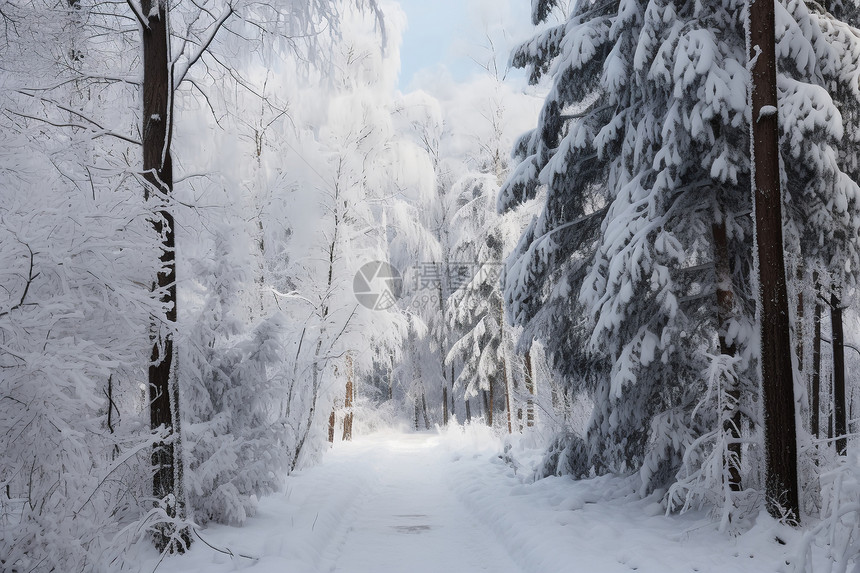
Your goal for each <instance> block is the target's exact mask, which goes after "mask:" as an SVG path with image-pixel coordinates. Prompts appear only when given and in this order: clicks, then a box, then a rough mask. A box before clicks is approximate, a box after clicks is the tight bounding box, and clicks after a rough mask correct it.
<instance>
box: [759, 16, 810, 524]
mask: <svg viewBox="0 0 860 573" xmlns="http://www.w3.org/2000/svg"><path fill="white" fill-rule="evenodd" d="M748 30H749V37H748V38H749V45H748V46H747V49H748V56H749V59H750V63H751V67H752V69H751V72H752V74H751V75H752V89H751V104H752V105H751V107H752V160H753V170H754V180H753V194H754V198H755V219H756V243H757V250H758V269H759V289H760V292H759V295H760V296H759V300H760V303H761V336H762V344H761V348H762V353H761V369H762V398H763V402H764V426H765V427H764V442H765V444H764V445H765V464H766V465H765V467H766V479H765V493H766V497H767V507H768V511H769V512H770V514H771V515H772V516H774V517H776V518H782V517H785V516H786V515H787V517H788V518H789V519H791V520H793V521H795V522H799V521H800V506H799V492H798V485H797V431H796V421H795V415H794V380H793V373H792V368H791V340H790V336H789V330H790V324H789V311H788V310H789V309H788V294H787V292H786V281H785V260H784V258H783V244H782V194H781V190H780V170H779V125H778V118H777V99H776V48H775V32H774V30H775V18H774V2H773V0H751V2H750V4H749V23H748Z"/></svg>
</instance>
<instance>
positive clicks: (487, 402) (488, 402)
mask: <svg viewBox="0 0 860 573" xmlns="http://www.w3.org/2000/svg"><path fill="white" fill-rule="evenodd" d="M484 411H486V412H487V425H488V426H490V427H491V428H492V427H493V380H492V379H490V389H489V390H485V391H484Z"/></svg>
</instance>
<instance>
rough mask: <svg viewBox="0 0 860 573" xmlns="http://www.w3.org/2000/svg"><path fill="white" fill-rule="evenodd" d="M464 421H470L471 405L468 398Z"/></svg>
mask: <svg viewBox="0 0 860 573" xmlns="http://www.w3.org/2000/svg"><path fill="white" fill-rule="evenodd" d="M466 421H467V422H471V421H472V405H471V404H469V399H468V398H466Z"/></svg>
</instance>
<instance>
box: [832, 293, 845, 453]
mask: <svg viewBox="0 0 860 573" xmlns="http://www.w3.org/2000/svg"><path fill="white" fill-rule="evenodd" d="M830 324H831V327H832V328H833V435H834V437H835V438H836V453H837V454H839V455H840V456H844V455H845V451H846V448H847V447H848V438H847V437H846V433H847V432H846V429H847V423H846V422H847V419H846V416H845V343H844V332H843V328H842V301H840V300H839V295H838V294H837V291H836V288H834V289H833V291H832V292H831V294H830Z"/></svg>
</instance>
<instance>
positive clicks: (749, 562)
mask: <svg viewBox="0 0 860 573" xmlns="http://www.w3.org/2000/svg"><path fill="white" fill-rule="evenodd" d="M500 450H501V444H500V442H499V439H498V438H496V437H494V436H493V435H492V434H491V433H490V432H489V431H488V430H486V429H484V428H470V429H468V431H466V432H464V431H463V430H462V429H460V428H455V429H452V430H449V431H443V432H427V433H403V432H398V431H394V430H391V431H387V432H382V433H377V434H374V435H371V436H364V437H360V438H357V439H356V440H355V441H353V442H351V443H340V444H337V445H335V447H334V448H333V450H332V451H331V452H330V453H329V454H327V455H326V457H325V458H324V460H323V462H322V464H320V465H319V466H317V467H314V468H311V469H308V470H306V471H303V472H299V473H296V474H295V475H294V476H293V477H291V478H290V479H289V481H288V488H287V491H286V492H285V493H284V494H282V495H276V496H272V497H269V498H267V499H264V500H262V502H261V503H260V511H259V513H258V515H257V516H256V517H255V518H253V519H251V520H249V522H248V523H247V524H246V525H245V526H244V527H241V528H233V527H226V526H213V527H209V528H207V529H205V530H204V531H202V532H201V534H202V537H203V538H204V539H205V540H206V541H207V542H208V543H210V544H211V545H212V546H215V547H218V548H221V549H229V550H230V551H232V552H233V553H234V555H235V556H234V557H230V556H229V555H227V554H225V553H221V552H218V551H214V550H212V549H210V548H209V547H207V546H206V545H205V544H204V543H201V542H199V541H198V542H197V543H196V544H195V545H194V547H193V549H192V551H190V553H189V554H188V555H185V556H182V557H169V558H167V559H165V560H164V561H163V562H162V563H161V564H160V565H159V566H158V571H161V572H165V573H180V572H182V573H193V572H201V573H202V572H205V573H219V572H226V571H236V570H245V569H249V570H251V571H253V572H254V573H313V572H317V571H319V572H322V571H325V572H333V571H336V572H343V573H365V572H367V573H371V572H372V573H401V572H403V573H406V572H408V573H417V572H428V573H429V572H435V573H443V572H444V573H447V572H456V573H469V572H473V571H492V572H493V573H507V572H528V573H544V572H553V573H561V572H584V573H595V572H600V573H604V572H607V573H609V572H616V571H618V572H621V571H640V572H643V571H648V572H655V573H666V572H674V571H677V572H692V571H702V572H705V571H713V572H720V573H725V572H746V571H749V572H755V573H764V572H771V571H778V570H782V569H784V568H785V562H786V559H788V558H789V556H790V555H791V553H792V550H791V549H790V547H791V545H792V543H790V544H789V546H784V545H780V544H779V543H777V541H776V535H777V532H779V533H778V534H779V535H781V536H783V537H785V536H786V534H787V535H789V536H791V535H792V533H791V532H786V529H785V528H783V527H781V526H779V525H778V524H775V523H774V522H773V521H772V520H770V518H768V517H766V516H760V517H759V518H758V521H759V523H758V524H757V525H756V526H755V527H753V529H752V530H751V531H748V532H746V533H744V534H743V535H740V536H737V537H732V536H729V535H726V534H723V533H719V532H718V531H717V530H716V525H715V524H714V522H713V520H712V519H711V518H709V517H708V516H707V515H705V514H702V513H695V512H689V513H686V514H684V515H681V516H677V515H673V516H669V517H666V516H665V515H664V513H663V510H662V508H661V507H660V506H659V504H658V503H657V502H656V498H653V497H652V498H646V499H640V498H639V497H638V496H637V495H635V494H633V493H632V491H631V490H630V487H629V486H628V485H627V483H628V482H627V481H625V480H622V479H620V478H611V477H609V478H599V479H594V480H587V481H584V482H575V481H572V480H570V479H568V478H549V479H544V480H540V481H538V482H534V483H532V480H531V479H530V478H529V472H528V471H527V470H526V469H525V468H524V467H520V469H519V470H518V471H515V470H514V468H513V467H512V465H511V464H509V463H505V461H503V460H502V459H501V458H500V457H499V452H500ZM517 451H519V452H522V448H518V449H517ZM521 459H522V460H525V459H526V458H522V457H521ZM523 463H524V464H525V463H526V462H523ZM795 535H799V534H795ZM239 554H242V555H244V556H239ZM150 555H151V554H150ZM156 563H157V559H155V558H152V559H151V560H144V561H143V562H142V570H145V571H152V570H153V568H155V566H156Z"/></svg>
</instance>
